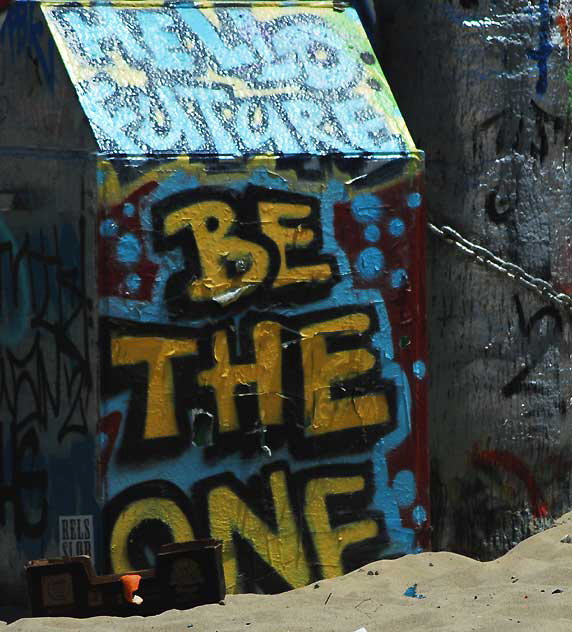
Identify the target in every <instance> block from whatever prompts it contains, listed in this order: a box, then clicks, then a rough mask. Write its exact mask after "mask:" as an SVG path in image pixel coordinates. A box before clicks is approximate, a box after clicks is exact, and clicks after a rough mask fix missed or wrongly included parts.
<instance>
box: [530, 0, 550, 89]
mask: <svg viewBox="0 0 572 632" xmlns="http://www.w3.org/2000/svg"><path fill="white" fill-rule="evenodd" d="M550 19H551V16H550V4H549V0H540V28H539V33H538V37H539V42H538V48H537V49H535V50H529V51H527V54H528V57H529V58H530V59H533V60H534V61H536V62H537V64H538V81H537V82H536V94H545V93H546V90H547V89H548V58H549V57H550V55H551V53H552V51H553V49H554V46H552V44H551V43H550Z"/></svg>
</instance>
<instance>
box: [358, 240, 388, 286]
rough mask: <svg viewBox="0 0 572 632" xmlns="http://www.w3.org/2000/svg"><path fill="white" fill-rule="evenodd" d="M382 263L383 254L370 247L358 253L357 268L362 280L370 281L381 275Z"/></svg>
mask: <svg viewBox="0 0 572 632" xmlns="http://www.w3.org/2000/svg"><path fill="white" fill-rule="evenodd" d="M384 263H385V262H384V259H383V253H382V252H381V251H380V250H378V249H377V248H373V247H371V248H366V249H365V250H362V252H360V254H359V257H358V259H357V268H358V271H359V273H360V276H361V277H362V278H364V279H368V280H372V279H375V278H376V277H378V276H379V275H380V274H381V272H382V270H383V266H384Z"/></svg>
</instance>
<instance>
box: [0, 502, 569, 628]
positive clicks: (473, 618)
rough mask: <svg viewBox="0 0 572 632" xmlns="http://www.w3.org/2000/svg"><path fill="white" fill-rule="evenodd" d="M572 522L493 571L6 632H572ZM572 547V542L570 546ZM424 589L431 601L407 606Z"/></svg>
mask: <svg viewBox="0 0 572 632" xmlns="http://www.w3.org/2000/svg"><path fill="white" fill-rule="evenodd" d="M566 535H570V536H572V513H569V514H566V515H565V516H563V517H562V518H561V519H560V520H558V521H557V522H556V526H555V527H553V528H551V529H548V530H546V531H544V532H542V533H539V534H537V535H534V536H532V537H531V538H529V539H527V540H525V541H524V542H521V543H520V544H519V545H518V546H516V547H515V548H514V549H513V550H512V551H510V552H509V553H507V554H506V555H505V556H503V557H502V558H500V559H498V560H495V561H493V562H477V561H475V560H471V559H469V558H466V557H463V556H461V555H456V554H453V553H422V554H420V555H407V556H405V557H403V558H400V559H398V560H387V561H380V562H373V563H372V564H369V565H367V566H365V567H363V568H361V569H359V570H357V571H354V572H353V573H350V574H348V575H345V576H343V577H338V578H336V579H331V580H326V581H320V582H318V583H317V584H313V585H311V586H307V587H306V588H300V589H298V590H293V591H291V592H288V593H283V594H281V595H230V596H228V597H227V598H226V600H225V603H224V605H219V604H216V605H209V606H200V607H198V608H194V609H192V610H184V611H178V610H170V611H168V612H164V613H163V614H160V615H158V616H154V617H147V618H144V617H129V618H125V619H121V618H115V617H94V618H92V619H83V620H82V619H64V618H45V619H21V620H19V621H15V622H14V623H11V624H9V625H6V626H2V627H1V629H4V630H6V631H7V632H20V631H22V632H24V631H25V632H32V631H34V632H66V631H72V630H73V631H76V630H82V631H86V632H87V631H96V630H97V631H110V632H111V631H112V630H113V631H116V630H118V631H120V632H122V631H124V632H151V631H153V632H179V631H180V632H237V631H240V632H242V631H244V632H318V631H319V632H356V631H358V630H359V631H360V632H364V631H363V630H361V628H363V629H365V630H366V631H367V632H378V631H379V632H393V631H396V630H399V631H409V630H451V631H453V630H454V631H455V632H464V631H465V630H467V631H468V630H494V631H495V632H505V631H506V632H511V631H512V630H515V631H519V632H522V631H523V630H535V631H547V632H559V631H560V630H562V631H564V630H566V631H567V632H571V631H572V543H566V542H561V539H562V538H565V536H566ZM571 540H572V538H571ZM414 584H417V588H416V591H417V594H418V595H419V594H423V595H424V596H425V597H424V598H423V599H420V598H415V597H407V596H404V594H403V593H404V592H405V591H406V590H407V589H408V588H409V587H410V586H412V585H414Z"/></svg>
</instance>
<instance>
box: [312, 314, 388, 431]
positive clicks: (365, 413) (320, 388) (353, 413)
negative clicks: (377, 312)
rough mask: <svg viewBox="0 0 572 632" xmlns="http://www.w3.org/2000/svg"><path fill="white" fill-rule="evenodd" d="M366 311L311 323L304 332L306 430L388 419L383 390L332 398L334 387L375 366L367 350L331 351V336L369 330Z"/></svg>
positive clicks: (332, 428) (373, 422)
mask: <svg viewBox="0 0 572 632" xmlns="http://www.w3.org/2000/svg"><path fill="white" fill-rule="evenodd" d="M369 325H370V320H369V317H368V316H367V314H348V315H346V316H341V317H340V318H334V319H333V320H330V321H327V322H323V323H316V324H313V325H309V326H307V327H304V328H303V329H301V330H300V333H301V335H302V342H301V346H302V364H303V370H304V398H305V409H306V418H307V420H309V421H311V426H310V427H309V428H308V429H307V431H308V432H309V433H311V434H314V435H320V434H325V433H327V432H336V431H338V430H344V429H346V428H355V427H359V426H371V425H377V424H382V423H386V422H388V421H389V410H388V405H387V398H386V396H385V395H384V394H383V393H380V394H375V395H373V394H369V395H355V394H353V395H349V396H347V397H340V398H339V399H332V396H331V387H332V385H333V384H336V383H340V382H343V381H344V380H348V379H350V378H353V377H358V376H359V375H361V374H363V373H365V372H366V371H369V370H370V369H372V368H373V367H374V365H375V356H374V355H373V354H372V353H371V352H369V351H368V350H367V349H364V348H361V349H352V350H351V351H336V352H333V353H329V352H328V344H327V343H328V339H330V340H332V339H339V338H340V337H341V336H343V335H344V332H347V334H352V333H353V334H356V333H361V332H364V331H367V329H368V328H369Z"/></svg>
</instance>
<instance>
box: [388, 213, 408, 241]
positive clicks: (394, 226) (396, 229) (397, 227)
mask: <svg viewBox="0 0 572 632" xmlns="http://www.w3.org/2000/svg"><path fill="white" fill-rule="evenodd" d="M389 232H390V233H391V234H392V235H393V236H394V237H401V235H403V233H404V232H405V224H404V223H403V220H402V219H399V218H398V217H394V218H393V219H392V220H391V221H390V222H389Z"/></svg>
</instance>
